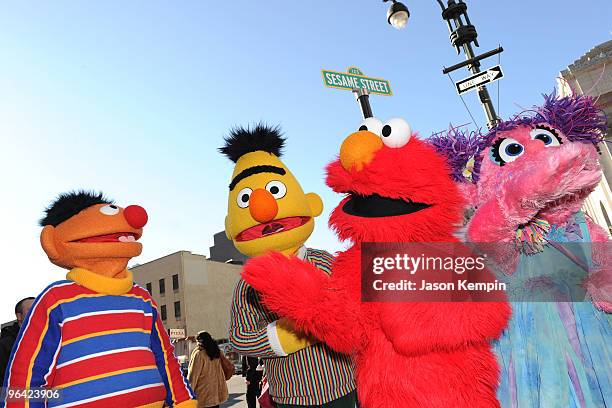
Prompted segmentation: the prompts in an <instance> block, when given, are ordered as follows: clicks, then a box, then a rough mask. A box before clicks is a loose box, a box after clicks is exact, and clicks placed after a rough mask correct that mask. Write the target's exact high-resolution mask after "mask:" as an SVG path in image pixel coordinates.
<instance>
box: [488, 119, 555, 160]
mask: <svg viewBox="0 0 612 408" xmlns="http://www.w3.org/2000/svg"><path fill="white" fill-rule="evenodd" d="M508 133H512V135H511V136H508V137H505V136H501V137H499V138H498V139H497V140H496V141H495V142H494V143H493V146H491V149H490V150H489V158H490V159H491V160H492V161H493V163H495V164H497V165H499V166H503V165H505V164H506V163H510V162H513V161H515V160H517V159H518V158H519V157H521V156H522V155H523V154H525V153H527V152H528V151H533V152H535V151H536V150H540V149H541V148H542V147H547V148H550V147H558V146H561V144H563V139H562V138H561V136H560V131H559V130H557V129H555V128H553V127H550V126H548V125H536V126H534V127H533V128H528V127H526V126H524V127H520V128H518V129H516V130H514V131H512V132H508Z"/></svg>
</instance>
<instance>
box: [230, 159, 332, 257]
mask: <svg viewBox="0 0 612 408" xmlns="http://www.w3.org/2000/svg"><path fill="white" fill-rule="evenodd" d="M322 211H323V203H322V201H321V198H320V197H319V196H318V195H316V194H315V193H308V194H304V191H303V190H302V187H300V185H299V183H298V182H297V180H296V179H295V177H294V176H293V174H291V172H290V171H289V169H287V167H286V166H285V165H284V164H283V162H281V161H280V159H279V158H278V157H276V156H275V155H273V154H270V153H267V152H263V151H256V152H251V153H247V154H245V155H244V156H242V157H240V159H238V161H237V162H236V167H235V168H234V173H233V174H232V183H231V185H230V193H229V199H228V210H227V217H226V219H225V232H226V234H227V236H228V238H229V239H231V240H232V241H233V242H234V245H235V246H236V248H237V249H238V251H240V252H241V253H243V254H245V255H247V256H257V255H261V254H264V253H266V252H269V251H281V252H284V253H287V254H291V253H294V252H295V251H297V249H299V247H300V246H302V245H303V244H304V242H306V240H307V239H308V237H309V236H310V234H312V231H313V230H314V217H317V216H319V215H320V214H321V212H322Z"/></svg>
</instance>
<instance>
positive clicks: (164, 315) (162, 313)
mask: <svg viewBox="0 0 612 408" xmlns="http://www.w3.org/2000/svg"><path fill="white" fill-rule="evenodd" d="M160 310H161V319H162V320H163V321H166V318H167V317H168V316H167V312H166V305H162V306H161V309H160Z"/></svg>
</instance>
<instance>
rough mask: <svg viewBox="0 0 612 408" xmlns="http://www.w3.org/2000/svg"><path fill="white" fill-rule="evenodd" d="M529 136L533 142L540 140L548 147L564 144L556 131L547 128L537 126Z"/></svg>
mask: <svg viewBox="0 0 612 408" xmlns="http://www.w3.org/2000/svg"><path fill="white" fill-rule="evenodd" d="M529 134H530V135H531V138H532V139H533V140H540V141H541V142H542V143H544V146H546V147H556V146H560V145H561V144H562V143H563V142H562V141H561V138H560V137H559V134H558V133H557V131H556V130H555V129H552V128H548V127H545V126H536V128H535V129H532V130H531V132H529Z"/></svg>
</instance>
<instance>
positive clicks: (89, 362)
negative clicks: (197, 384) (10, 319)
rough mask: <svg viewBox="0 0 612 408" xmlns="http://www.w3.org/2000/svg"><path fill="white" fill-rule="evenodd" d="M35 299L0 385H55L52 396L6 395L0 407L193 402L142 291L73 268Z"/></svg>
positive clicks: (150, 302) (21, 387)
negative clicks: (55, 395)
mask: <svg viewBox="0 0 612 408" xmlns="http://www.w3.org/2000/svg"><path fill="white" fill-rule="evenodd" d="M67 277H68V279H71V280H63V281H59V282H55V283H53V284H51V285H50V286H49V287H47V288H46V289H45V290H44V291H43V292H42V293H41V294H40V295H39V296H38V297H37V298H36V300H35V302H34V304H33V305H32V308H31V310H30V313H29V314H28V317H27V318H26V320H25V321H24V323H23V325H22V327H21V330H20V332H19V336H18V337H17V341H16V342H15V346H14V347H13V351H12V353H11V357H10V361H9V365H8V368H7V373H6V376H5V380H4V387H6V388H7V389H13V390H26V389H39V388H43V389H59V390H61V394H60V395H61V397H60V399H58V400H49V401H47V402H44V401H27V400H24V399H7V397H8V395H5V396H4V398H3V399H2V401H0V408H2V407H4V406H5V405H6V407H7V408H17V407H19V408H21V407H31V408H35V407H45V406H48V407H65V406H70V407H87V408H90V407H91V408H93V407H136V406H147V407H161V406H162V405H163V403H164V401H165V403H166V404H167V405H169V406H174V407H180V408H186V407H189V408H191V407H195V406H196V402H195V401H193V400H194V399H195V395H194V393H193V391H192V390H191V388H190V387H189V385H188V382H187V381H186V380H185V378H184V377H183V375H182V373H181V370H180V367H179V365H178V362H177V361H176V358H175V357H174V354H173V350H174V348H173V346H172V345H171V343H170V340H169V338H168V335H167V333H166V330H165V329H164V327H163V325H162V322H161V318H160V316H159V312H158V310H157V305H156V304H155V303H154V302H153V300H152V299H151V296H150V294H149V293H148V292H147V291H146V290H145V289H143V288H141V287H140V286H138V285H133V284H132V275H131V273H130V272H129V271H128V277H127V278H125V279H112V278H105V277H102V276H99V275H96V276H93V273H92V272H89V271H86V270H83V269H74V270H72V271H71V272H70V273H68V276H67Z"/></svg>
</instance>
